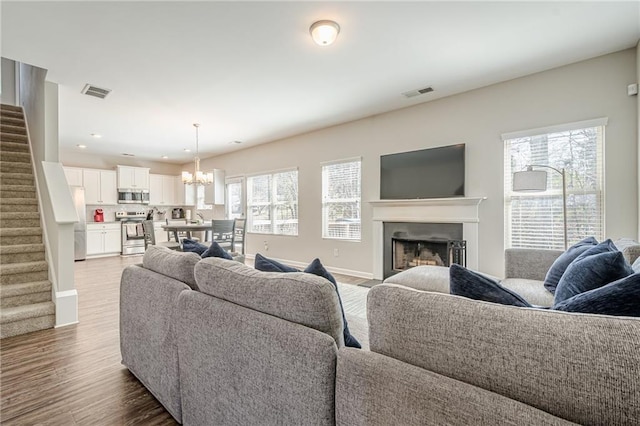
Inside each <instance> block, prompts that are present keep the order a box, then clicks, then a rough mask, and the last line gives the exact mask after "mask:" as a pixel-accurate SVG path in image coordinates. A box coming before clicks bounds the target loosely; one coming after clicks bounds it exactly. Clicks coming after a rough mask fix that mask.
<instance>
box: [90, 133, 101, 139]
mask: <svg viewBox="0 0 640 426" xmlns="http://www.w3.org/2000/svg"><path fill="white" fill-rule="evenodd" d="M91 136H92V137H94V138H96V139H100V138H101V137H102V135H99V134H97V133H91Z"/></svg>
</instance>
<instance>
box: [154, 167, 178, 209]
mask: <svg viewBox="0 0 640 426" xmlns="http://www.w3.org/2000/svg"><path fill="white" fill-rule="evenodd" d="M177 179H178V178H177V176H168V175H152V174H150V175H149V204H150V205H152V206H174V205H177V204H180V203H179V202H178V201H177V200H176V180H177Z"/></svg>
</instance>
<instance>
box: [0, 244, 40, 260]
mask: <svg viewBox="0 0 640 426" xmlns="http://www.w3.org/2000/svg"><path fill="white" fill-rule="evenodd" d="M41 260H45V258H44V244H15V245H12V246H0V264H9V263H24V262H37V261H41Z"/></svg>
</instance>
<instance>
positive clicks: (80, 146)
mask: <svg viewBox="0 0 640 426" xmlns="http://www.w3.org/2000/svg"><path fill="white" fill-rule="evenodd" d="M76 146H77V147H78V148H80V149H85V148H86V147H87V146H86V145H82V144H80V145H76Z"/></svg>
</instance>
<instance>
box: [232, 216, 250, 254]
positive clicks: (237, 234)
mask: <svg viewBox="0 0 640 426" xmlns="http://www.w3.org/2000/svg"><path fill="white" fill-rule="evenodd" d="M246 224H247V220H246V219H244V218H237V219H234V220H233V241H232V243H231V247H232V250H233V251H234V252H240V253H241V254H245V253H244V237H245V234H246V231H247V230H246ZM237 244H239V245H240V250H238V249H237V248H236V245H237Z"/></svg>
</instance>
